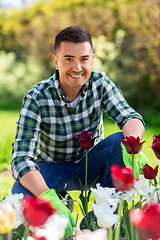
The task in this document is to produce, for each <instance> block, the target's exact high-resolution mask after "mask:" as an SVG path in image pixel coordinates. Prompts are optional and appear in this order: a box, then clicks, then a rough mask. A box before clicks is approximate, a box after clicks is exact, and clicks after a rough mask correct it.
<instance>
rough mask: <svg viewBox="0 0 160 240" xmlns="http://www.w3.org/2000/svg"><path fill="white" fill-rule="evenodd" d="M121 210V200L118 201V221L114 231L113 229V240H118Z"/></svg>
mask: <svg viewBox="0 0 160 240" xmlns="http://www.w3.org/2000/svg"><path fill="white" fill-rule="evenodd" d="M122 209H123V199H120V203H119V206H118V212H117V214H118V216H119V220H118V222H117V224H116V229H115V236H114V240H118V239H119V234H120V225H121V224H120V222H121V218H122Z"/></svg>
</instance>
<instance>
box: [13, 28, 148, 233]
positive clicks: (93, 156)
mask: <svg viewBox="0 0 160 240" xmlns="http://www.w3.org/2000/svg"><path fill="white" fill-rule="evenodd" d="M94 56H95V55H94V52H93V45H92V38H91V36H90V34H89V33H88V32H86V31H85V30H84V29H82V28H80V27H76V26H71V27H68V28H65V29H63V30H62V31H61V32H60V33H59V34H58V35H57V36H56V39H55V45H54V55H53V61H54V64H55V67H56V71H55V73H54V74H53V76H52V77H50V78H49V79H47V80H44V81H42V82H40V83H38V84H37V85H35V86H33V88H32V89H31V90H30V91H28V92H27V93H26V95H25V97H24V102H23V107H22V110H21V113H20V117H19V120H18V122H17V133H16V137H15V141H14V143H13V158H12V171H13V177H14V178H15V179H16V182H15V183H14V186H13V189H12V193H21V192H22V193H24V194H33V195H34V196H36V197H44V198H45V197H46V198H47V199H49V200H50V201H51V202H52V204H53V206H55V207H57V208H58V209H59V213H61V211H60V208H61V207H59V202H58V199H57V196H56V194H55V192H53V190H49V189H55V191H56V192H57V193H58V192H65V191H69V190H79V189H80V184H79V180H81V182H82V185H84V182H85V180H84V178H85V177H84V176H85V150H83V149H81V148H80V146H79V144H78V142H77V140H76V135H78V134H79V133H82V132H83V131H91V132H92V135H93V137H96V136H99V137H98V138H96V140H95V143H94V147H93V148H92V149H91V150H90V151H89V153H88V188H89V187H90V186H91V184H92V183H93V182H94V180H95V179H96V178H97V177H98V176H99V178H98V180H97V181H98V182H100V183H101V185H102V186H108V187H112V181H111V176H110V167H111V166H112V165H113V164H114V163H117V164H119V165H121V166H124V162H123V157H122V149H121V145H120V140H122V139H123V138H125V137H127V136H135V137H137V136H139V137H140V139H142V138H143V135H144V122H143V119H142V117H141V116H140V115H139V114H138V113H137V112H135V111H134V110H133V109H132V108H131V107H130V106H129V105H128V104H127V102H126V101H125V99H124V98H123V96H122V95H121V94H120V92H119V91H118V89H117V88H116V86H115V85H114V83H113V82H112V81H111V80H110V79H109V78H108V77H107V76H106V75H105V73H104V72H100V71H91V69H92V65H93V60H94ZM103 111H105V112H106V113H107V115H108V116H109V117H110V118H112V119H113V120H114V121H115V123H116V124H117V125H118V127H119V128H120V129H122V132H119V133H115V134H113V135H111V136H109V137H107V138H105V139H103V122H102V113H103ZM57 202H58V203H57ZM64 211H67V210H64ZM65 214H66V215H67V214H69V216H68V215H67V216H68V218H69V219H70V221H71V225H72V226H74V225H75V222H74V219H73V218H72V216H71V215H70V213H68V212H65ZM70 228H71V226H70ZM70 230H71V229H69V231H68V235H71V233H72V231H70Z"/></svg>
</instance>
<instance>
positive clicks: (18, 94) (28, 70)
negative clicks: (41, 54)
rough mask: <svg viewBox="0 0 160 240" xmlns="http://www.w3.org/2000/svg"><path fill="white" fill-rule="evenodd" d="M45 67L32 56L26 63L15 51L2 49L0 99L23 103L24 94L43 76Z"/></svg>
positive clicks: (0, 58)
mask: <svg viewBox="0 0 160 240" xmlns="http://www.w3.org/2000/svg"><path fill="white" fill-rule="evenodd" d="M43 74H44V73H43V67H42V65H41V64H40V63H39V62H38V61H36V59H34V58H33V57H32V56H28V57H27V59H26V61H25V62H24V63H22V62H20V61H17V60H16V55H15V53H13V52H9V53H7V54H6V53H5V52H4V51H0V101H3V102H10V104H11V105H12V104H13V102H15V103H16V104H21V102H22V99H23V97H24V94H25V93H26V91H27V90H29V89H30V88H31V87H32V86H33V85H34V84H36V83H38V82H39V81H41V80H42V78H43Z"/></svg>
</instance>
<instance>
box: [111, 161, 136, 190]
mask: <svg viewBox="0 0 160 240" xmlns="http://www.w3.org/2000/svg"><path fill="white" fill-rule="evenodd" d="M111 177H112V181H113V185H114V187H115V188H116V189H117V191H129V190H130V189H131V188H132V187H133V185H134V176H133V170H132V167H121V166H119V165H117V164H114V165H113V166H112V167H111Z"/></svg>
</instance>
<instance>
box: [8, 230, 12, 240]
mask: <svg viewBox="0 0 160 240" xmlns="http://www.w3.org/2000/svg"><path fill="white" fill-rule="evenodd" d="M7 240H12V230H10V231H8V233H7Z"/></svg>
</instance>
